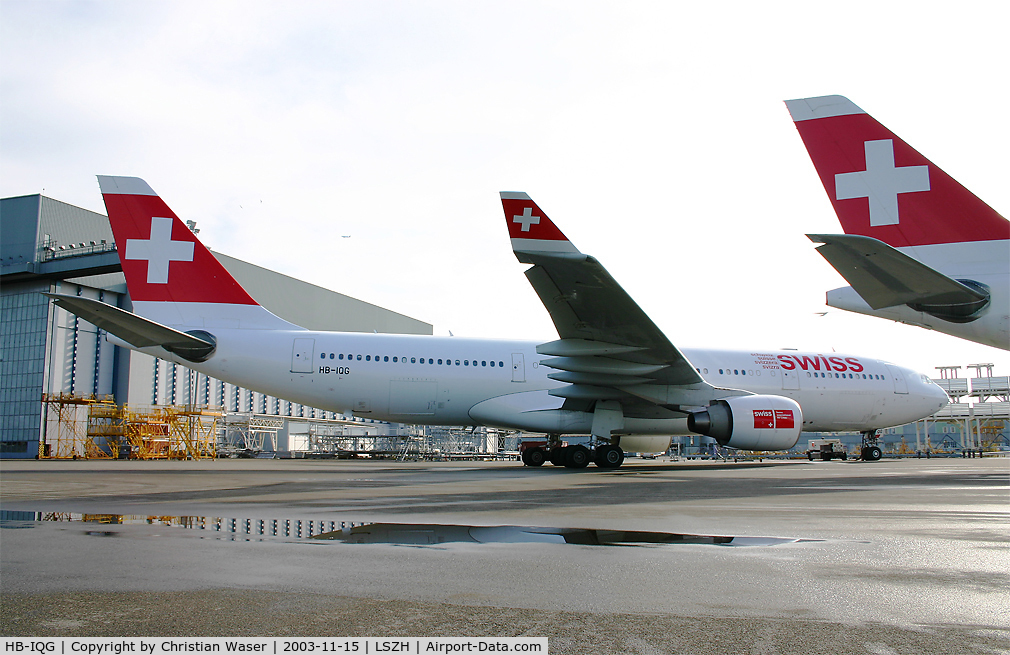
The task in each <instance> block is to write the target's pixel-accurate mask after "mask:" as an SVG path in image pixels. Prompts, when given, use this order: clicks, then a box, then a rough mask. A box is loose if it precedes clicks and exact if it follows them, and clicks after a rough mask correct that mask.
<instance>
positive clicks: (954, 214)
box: [786, 96, 1010, 248]
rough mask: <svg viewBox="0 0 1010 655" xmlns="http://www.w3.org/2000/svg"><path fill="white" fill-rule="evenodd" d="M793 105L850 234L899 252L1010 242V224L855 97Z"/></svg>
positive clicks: (793, 102) (825, 98) (792, 112)
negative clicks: (910, 248) (934, 246)
mask: <svg viewBox="0 0 1010 655" xmlns="http://www.w3.org/2000/svg"><path fill="white" fill-rule="evenodd" d="M786 107H787V108H788V109H789V114H790V115H791V116H792V119H793V122H794V123H795V125H796V129H797V131H799V133H800V138H801V139H803V144H804V145H805V146H806V148H807V153H808V154H809V155H810V159H811V160H812V161H813V164H814V167H815V168H816V169H817V174H818V176H820V178H821V183H822V184H823V185H824V190H825V191H826V192H827V194H828V198H829V199H830V201H831V204H832V206H833V207H834V209H835V213H836V214H837V215H838V220H839V222H840V223H841V224H842V229H843V230H844V231H845V233H846V234H857V235H862V236H867V237H871V238H874V239H878V240H879V241H883V242H884V243H886V244H888V245H890V246H893V247H895V248H902V247H905V246H919V245H928V244H939V243H958V242H965V241H992V240H1000V239H1008V238H1010V222H1008V221H1007V220H1006V219H1005V218H1004V217H1003V216H1001V215H1000V214H998V213H997V212H996V211H995V210H993V209H992V208H991V207H990V206H989V205H987V204H986V203H984V202H983V201H981V200H980V199H979V198H978V197H976V196H975V194H973V193H972V192H971V191H968V189H966V188H965V187H963V186H962V185H961V184H960V183H958V182H957V181H956V180H955V179H954V178H952V177H950V176H949V175H947V174H946V173H945V172H944V171H943V170H942V169H940V168H939V167H938V166H937V165H936V164H934V163H932V162H931V161H929V160H928V159H926V158H925V157H923V156H922V155H921V154H919V152H917V151H916V150H915V149H914V148H912V147H911V146H909V145H908V144H907V143H905V142H904V141H903V140H901V139H900V138H899V137H897V136H896V135H895V134H894V133H893V132H891V131H890V130H889V129H887V128H886V127H884V126H883V125H881V124H880V123H879V122H877V121H876V120H874V118H873V117H872V116H870V115H869V114H867V113H866V112H865V111H863V110H862V109H860V108H859V107H857V106H856V105H855V104H854V103H853V102H852V101H850V100H849V99H848V98H845V97H843V96H822V97H818V98H803V99H799V100H786Z"/></svg>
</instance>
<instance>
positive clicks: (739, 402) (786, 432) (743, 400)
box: [687, 396, 803, 450]
mask: <svg viewBox="0 0 1010 655" xmlns="http://www.w3.org/2000/svg"><path fill="white" fill-rule="evenodd" d="M687 427H688V429H689V430H691V431H692V432H697V433H698V434H704V435H706V436H709V437H713V438H714V439H715V440H716V441H718V442H719V444H720V445H723V446H729V447H730V448H739V449H741V450H788V449H789V448H792V447H793V446H795V445H796V442H797V441H798V440H799V438H800V432H801V431H802V429H803V410H802V409H800V406H799V403H797V402H796V401H795V400H792V399H791V398H786V397H784V396H734V397H731V398H724V399H722V400H717V401H715V402H714V403H712V404H711V405H709V406H708V409H706V410H704V411H701V412H695V413H693V414H691V415H689V416H688V417H687Z"/></svg>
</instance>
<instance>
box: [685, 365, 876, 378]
mask: <svg viewBox="0 0 1010 655" xmlns="http://www.w3.org/2000/svg"><path fill="white" fill-rule="evenodd" d="M694 370H696V371H698V372H699V373H701V372H702V370H701V369H698V368H696V369H694ZM705 373H706V374H707V373H708V369H707V368H706V369H705ZM754 374H755V372H754V371H750V370H747V369H742V368H733V369H729V368H727V369H725V370H723V369H721V368H720V369H719V375H754ZM757 375H761V371H757ZM772 375H775V372H774V371H772ZM832 375H834V376H835V377H836V378H845V377H848V378H849V379H850V380H859V379H860V376H861V379H863V380H883V379H884V376H883V375H877V374H876V373H830V372H829V373H818V372H817V371H814V372H813V374H812V376H813V377H815V378H816V377H822V378H824V377H828V378H830V377H831V376H832ZM807 377H808V378H809V377H811V372H810V371H807Z"/></svg>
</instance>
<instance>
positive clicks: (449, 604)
mask: <svg viewBox="0 0 1010 655" xmlns="http://www.w3.org/2000/svg"><path fill="white" fill-rule="evenodd" d="M0 510H2V514H0V633H2V635H4V636H33V637H48V636H64V637H69V636H87V637H93V636H152V637H154V636H300V637H312V636H328V637H330V636H337V637H344V636H347V637H353V636H362V637H365V636H367V637H398V636H414V637H439V636H474V637H478V636H491V637H508V636H546V637H548V638H549V639H550V652H552V653H649V654H652V653H730V652H743V653H874V654H878V655H881V654H893V653H901V654H904V653H1010V547H1008V544H1010V520H1008V519H1010V458H998V457H994V458H988V457H987V458H983V459H960V458H950V459H948V458H933V459H884V460H882V461H880V462H856V461H848V462H841V461H837V460H835V461H831V462H821V461H815V462H808V461H806V460H796V461H788V460H765V461H764V462H747V463H745V462H739V463H734V462H732V461H730V462H701V461H679V462H674V461H664V460H637V459H630V460H628V462H627V463H626V464H625V465H624V467H622V468H621V469H618V470H603V469H597V468H595V467H590V468H588V469H585V470H581V471H577V470H569V469H564V468H554V467H552V466H550V465H545V466H544V467H542V468H528V467H523V466H522V465H520V464H519V463H517V462H393V461H381V460H353V461H346V460H302V459H292V460H205V461H100V460H99V461H96V460H90V461H19V460H4V461H2V462H0Z"/></svg>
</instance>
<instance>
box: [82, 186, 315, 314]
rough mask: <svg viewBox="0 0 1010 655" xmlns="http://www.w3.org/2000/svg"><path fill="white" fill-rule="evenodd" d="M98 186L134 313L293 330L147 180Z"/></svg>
mask: <svg viewBox="0 0 1010 655" xmlns="http://www.w3.org/2000/svg"><path fill="white" fill-rule="evenodd" d="M98 183H99V185H100V187H101V190H102V197H103V199H104V200H105V207H106V209H107V210H108V213H109V223H110V224H111V225H112V233H113V235H114V237H115V239H116V244H117V247H118V249H119V261H120V263H121V264H122V267H123V273H124V274H125V275H126V285H127V288H128V289H129V291H130V298H131V300H132V301H133V307H134V311H135V312H136V313H137V314H139V315H141V316H145V317H147V318H150V319H152V320H154V321H155V322H157V323H161V324H164V325H168V326H183V327H196V328H203V327H249V328H275V329H283V328H297V326H294V325H291V324H290V323H288V322H287V321H284V320H282V319H280V318H278V317H277V316H275V315H274V314H272V313H270V312H269V311H268V310H266V309H265V308H263V307H262V306H260V305H259V303H257V302H256V301H255V300H254V299H253V298H252V296H250V295H249V294H248V293H247V292H246V290H245V289H243V288H242V286H241V285H240V284H239V283H238V282H237V281H236V280H235V278H233V277H232V276H231V274H230V273H229V272H228V271H227V270H226V269H225V267H224V266H223V265H222V264H221V263H220V262H219V261H218V260H217V259H216V258H215V257H214V255H213V254H212V253H211V252H210V250H208V249H207V248H206V247H205V246H204V245H203V244H202V243H200V240H199V239H198V238H197V237H196V234H195V233H194V232H193V231H192V230H191V229H189V228H188V227H187V226H186V225H185V224H183V222H182V221H181V220H179V217H178V216H176V215H175V213H174V212H173V211H172V210H171V209H169V207H168V205H167V204H165V202H164V201H163V200H162V199H161V197H159V196H158V194H156V193H155V192H154V190H153V189H151V187H150V186H149V185H148V184H147V182H145V181H144V180H142V179H140V178H139V177H116V176H108V175H99V176H98Z"/></svg>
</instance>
